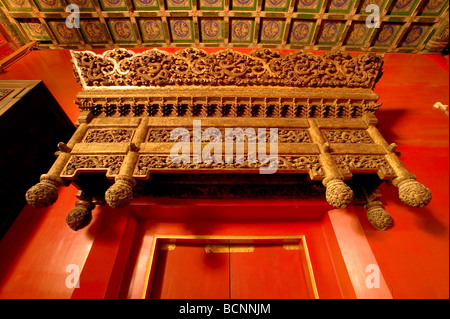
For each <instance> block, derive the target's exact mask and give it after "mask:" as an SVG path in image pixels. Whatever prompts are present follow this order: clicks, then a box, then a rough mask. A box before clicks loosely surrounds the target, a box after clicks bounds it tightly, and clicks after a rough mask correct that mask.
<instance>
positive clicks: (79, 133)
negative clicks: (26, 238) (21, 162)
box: [25, 111, 91, 208]
mask: <svg viewBox="0 0 450 319" xmlns="http://www.w3.org/2000/svg"><path fill="white" fill-rule="evenodd" d="M90 120H91V113H90V112H88V111H86V112H83V113H82V114H81V115H80V117H79V118H78V123H79V124H80V125H79V126H78V128H77V130H76V131H75V133H74V134H73V135H72V137H71V138H70V140H69V142H68V143H67V144H64V143H59V144H58V148H59V155H58V158H57V159H56V161H55V162H54V163H53V165H52V167H51V168H50V170H49V171H48V172H47V174H43V175H41V177H40V182H39V183H38V184H36V185H34V186H32V187H31V188H30V189H29V190H28V191H27V193H26V195H25V197H26V200H27V202H28V204H30V205H31V206H33V207H36V208H42V207H47V206H50V205H52V204H53V203H54V202H56V200H57V199H58V189H59V187H61V186H62V185H63V183H64V181H63V180H62V179H61V178H60V174H61V172H62V170H63V169H64V167H65V166H66V164H67V162H68V161H69V159H70V156H71V155H70V152H71V151H72V148H73V147H74V146H75V144H77V143H79V142H81V140H82V139H83V137H84V135H85V134H86V131H87V130H88V123H89V121H90Z"/></svg>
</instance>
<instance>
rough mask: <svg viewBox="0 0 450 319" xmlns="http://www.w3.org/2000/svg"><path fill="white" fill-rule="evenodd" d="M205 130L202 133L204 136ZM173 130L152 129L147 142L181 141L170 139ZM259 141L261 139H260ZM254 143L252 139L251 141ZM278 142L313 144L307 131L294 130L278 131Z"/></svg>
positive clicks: (268, 139) (246, 138) (267, 135)
mask: <svg viewBox="0 0 450 319" xmlns="http://www.w3.org/2000/svg"><path fill="white" fill-rule="evenodd" d="M203 132H204V130H202V131H201V134H203ZM220 132H221V134H222V136H224V140H226V138H227V135H229V134H230V133H227V132H226V131H225V130H220ZM170 133H171V130H167V129H151V130H150V131H149V133H148V137H147V142H151V143H174V142H178V141H180V140H181V137H179V138H178V139H177V140H171V139H170ZM258 140H259V139H258ZM190 141H191V142H192V141H193V136H192V132H190ZM233 141H234V142H248V136H247V135H243V136H241V137H239V136H236V135H234V136H233ZM250 141H252V139H250ZM253 142H256V138H253ZM266 142H267V143H269V142H270V133H266ZM278 142H279V143H311V140H310V137H309V135H308V132H307V131H306V130H295V129H294V130H292V129H281V130H279V131H278Z"/></svg>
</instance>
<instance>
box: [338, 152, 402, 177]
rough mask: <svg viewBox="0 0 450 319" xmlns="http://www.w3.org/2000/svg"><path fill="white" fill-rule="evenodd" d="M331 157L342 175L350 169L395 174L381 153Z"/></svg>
mask: <svg viewBox="0 0 450 319" xmlns="http://www.w3.org/2000/svg"><path fill="white" fill-rule="evenodd" d="M333 159H334V160H335V162H336V164H337V165H338V168H339V170H340V171H341V172H342V174H344V175H349V174H351V172H352V171H358V170H359V171H373V172H377V171H381V172H383V173H384V174H385V175H392V176H393V175H395V173H394V170H393V169H392V167H391V166H390V165H389V163H388V162H387V161H386V159H385V158H384V156H383V155H334V156H333Z"/></svg>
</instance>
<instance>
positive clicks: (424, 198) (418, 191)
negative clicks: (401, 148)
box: [364, 114, 432, 207]
mask: <svg viewBox="0 0 450 319" xmlns="http://www.w3.org/2000/svg"><path fill="white" fill-rule="evenodd" d="M364 119H365V121H366V123H367V124H368V128H367V133H369V135H370V137H371V138H372V139H373V141H374V142H375V143H377V144H378V145H380V146H382V147H383V148H384V150H385V151H386V155H385V158H386V160H387V162H388V163H389V165H390V166H391V167H392V169H393V170H394V172H395V175H396V177H395V178H394V179H393V180H392V184H393V185H394V186H396V187H397V188H398V195H399V198H400V200H401V201H402V202H403V203H405V204H407V205H409V206H412V207H424V206H426V205H428V203H429V202H430V201H431V197H432V196H431V191H430V190H429V189H428V188H426V187H425V186H424V185H422V184H421V183H419V182H417V181H416V176H415V175H414V174H411V173H410V172H408V170H407V169H406V168H405V166H404V165H403V163H402V162H401V161H400V159H399V158H398V156H397V154H396V153H395V150H396V149H397V145H396V144H390V145H389V144H388V143H387V142H386V140H385V139H384V137H383V136H382V135H381V133H380V132H379V131H378V129H377V128H376V126H375V125H376V124H377V119H376V118H375V116H374V115H373V114H365V115H364Z"/></svg>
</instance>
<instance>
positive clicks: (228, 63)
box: [72, 48, 383, 88]
mask: <svg viewBox="0 0 450 319" xmlns="http://www.w3.org/2000/svg"><path fill="white" fill-rule="evenodd" d="M72 56H73V62H74V66H75V70H76V72H77V73H78V75H77V77H78V78H80V79H82V83H83V84H84V85H85V86H86V87H102V86H133V87H146V86H167V85H207V86H223V85H235V86H251V85H261V86H288V87H347V88H373V86H374V85H375V83H376V81H377V80H378V78H379V76H380V75H381V68H382V65H383V60H382V58H381V56H379V55H377V54H375V53H367V54H363V55H360V56H357V57H352V56H351V55H350V54H349V53H345V52H330V53H326V54H323V55H315V54H312V53H307V52H303V51H298V52H294V53H291V54H287V55H281V54H280V53H279V52H277V51H273V50H269V49H260V50H256V51H253V52H251V53H250V54H245V53H241V52H237V51H233V50H230V49H227V50H224V51H219V52H215V53H210V54H208V53H206V52H205V51H203V50H200V49H195V48H189V49H184V50H180V51H178V52H176V53H168V52H165V51H162V50H157V49H152V50H147V51H144V52H142V53H137V54H136V53H134V52H132V51H127V50H125V49H114V50H110V51H107V52H105V53H104V54H103V55H98V54H95V53H93V52H91V51H79V52H75V51H72Z"/></svg>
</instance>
